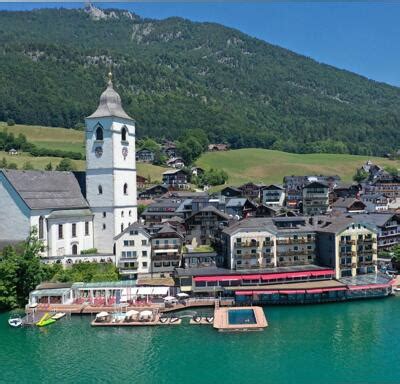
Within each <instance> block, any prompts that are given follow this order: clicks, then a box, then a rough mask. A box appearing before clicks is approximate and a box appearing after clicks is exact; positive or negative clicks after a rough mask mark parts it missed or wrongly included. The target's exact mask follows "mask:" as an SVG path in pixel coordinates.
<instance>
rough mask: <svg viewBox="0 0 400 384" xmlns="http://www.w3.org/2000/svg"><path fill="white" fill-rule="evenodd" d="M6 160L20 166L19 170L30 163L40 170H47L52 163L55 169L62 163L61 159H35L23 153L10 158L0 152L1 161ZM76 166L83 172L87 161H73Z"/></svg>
mask: <svg viewBox="0 0 400 384" xmlns="http://www.w3.org/2000/svg"><path fill="white" fill-rule="evenodd" d="M3 158H5V159H6V160H7V163H9V164H10V163H15V164H17V166H18V169H22V168H23V166H24V163H26V162H27V161H29V162H30V163H31V164H32V166H33V168H35V169H38V170H43V169H45V167H46V165H47V164H48V163H50V162H51V164H52V165H53V169H55V168H56V166H57V165H58V163H59V162H60V161H61V158H59V157H33V156H31V155H29V154H27V153H21V154H19V155H17V156H10V155H9V154H8V153H6V152H3V151H0V160H1V159H3ZM72 162H73V163H74V164H75V166H76V168H77V170H78V171H83V170H84V169H85V161H84V160H72Z"/></svg>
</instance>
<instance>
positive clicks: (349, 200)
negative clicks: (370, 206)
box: [332, 197, 365, 208]
mask: <svg viewBox="0 0 400 384" xmlns="http://www.w3.org/2000/svg"><path fill="white" fill-rule="evenodd" d="M354 203H361V204H362V205H364V206H365V204H364V203H363V202H362V201H361V200H358V199H356V198H354V197H345V198H342V199H338V200H336V201H335V202H334V203H333V204H332V207H333V208H350V207H351V206H352V205H353V204H354Z"/></svg>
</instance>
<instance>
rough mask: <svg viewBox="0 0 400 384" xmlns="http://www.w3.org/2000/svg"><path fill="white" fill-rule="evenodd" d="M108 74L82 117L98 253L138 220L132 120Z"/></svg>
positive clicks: (88, 194) (109, 249) (110, 248)
mask: <svg viewBox="0 0 400 384" xmlns="http://www.w3.org/2000/svg"><path fill="white" fill-rule="evenodd" d="M108 76H109V79H108V85H107V89H106V90H105V91H104V92H103V93H102V94H101V96H100V103H99V106H98V107H97V109H96V111H95V112H94V113H93V114H92V115H90V116H88V117H87V118H86V119H85V122H86V198H87V200H88V202H89V205H90V207H91V209H92V211H93V213H94V220H93V223H94V228H93V231H94V247H95V248H97V250H98V252H99V253H112V252H113V248H114V237H115V236H116V235H118V234H119V233H121V232H122V231H123V230H124V229H125V228H127V227H128V225H129V224H132V223H134V222H135V221H137V200H136V158H135V121H134V120H133V119H132V118H131V117H130V116H128V115H127V113H126V112H125V111H124V110H123V108H122V104H121V97H120V96H119V94H118V93H117V92H116V91H115V90H114V88H113V84H112V75H111V73H109V75H108Z"/></svg>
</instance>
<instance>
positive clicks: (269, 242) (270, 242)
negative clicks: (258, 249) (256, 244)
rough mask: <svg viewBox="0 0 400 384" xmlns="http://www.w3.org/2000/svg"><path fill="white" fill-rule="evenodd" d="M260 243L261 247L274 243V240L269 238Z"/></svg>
mask: <svg viewBox="0 0 400 384" xmlns="http://www.w3.org/2000/svg"><path fill="white" fill-rule="evenodd" d="M262 244H263V247H270V246H272V245H274V242H273V241H272V240H269V241H267V240H264V241H263V243H262Z"/></svg>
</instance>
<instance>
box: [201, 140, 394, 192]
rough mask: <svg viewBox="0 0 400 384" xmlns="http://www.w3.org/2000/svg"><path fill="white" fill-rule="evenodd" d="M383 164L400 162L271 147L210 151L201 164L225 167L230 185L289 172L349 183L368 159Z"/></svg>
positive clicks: (279, 180)
mask: <svg viewBox="0 0 400 384" xmlns="http://www.w3.org/2000/svg"><path fill="white" fill-rule="evenodd" d="M368 159H369V160H371V161H372V162H374V163H376V164H379V165H381V166H386V165H389V166H392V167H397V168H399V167H400V162H399V161H392V160H389V159H385V158H380V157H368V156H354V155H343V154H321V153H313V154H305V155H302V154H295V153H286V152H280V151H272V150H268V149H253V148H247V149H238V150H232V151H227V152H207V153H205V154H204V155H202V156H201V157H200V159H199V160H198V161H197V165H198V166H200V167H202V168H204V169H210V168H217V169H223V170H224V171H226V172H227V173H228V175H229V180H228V184H229V185H240V184H243V183H245V182H247V181H253V182H255V183H257V182H260V183H282V179H283V176H285V175H339V176H340V177H341V178H342V180H343V181H345V182H349V181H351V180H352V177H353V175H354V173H355V171H356V168H358V167H360V166H361V165H362V164H363V163H365V162H366V161H367V160H368Z"/></svg>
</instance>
